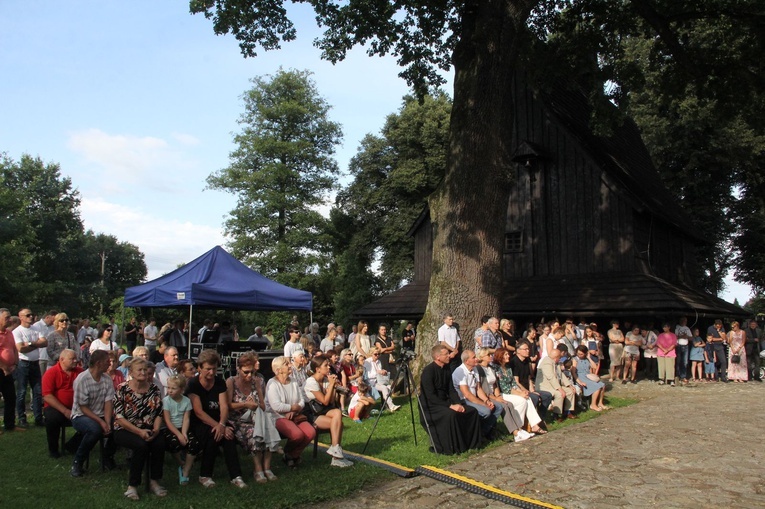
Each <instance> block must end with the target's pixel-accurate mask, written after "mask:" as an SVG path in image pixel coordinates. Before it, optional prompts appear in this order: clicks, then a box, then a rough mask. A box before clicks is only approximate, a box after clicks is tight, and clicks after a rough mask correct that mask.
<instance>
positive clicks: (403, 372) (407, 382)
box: [361, 357, 417, 454]
mask: <svg viewBox="0 0 765 509" xmlns="http://www.w3.org/2000/svg"><path fill="white" fill-rule="evenodd" d="M411 360H412V357H405V358H402V359H400V360H399V362H398V363H397V364H398V367H399V371H398V374H397V375H396V380H395V381H394V382H393V384H391V390H390V391H389V392H388V397H387V398H381V399H382V402H381V403H380V409H379V410H378V412H377V419H376V420H375V424H374V426H372V431H371V432H370V433H369V438H367V443H366V444H364V449H362V451H361V454H364V453H365V452H366V450H367V446H369V441H370V440H372V435H374V434H375V429H377V423H378V422H380V417H382V413H383V409H384V408H385V406H386V405H387V403H388V400H390V398H391V396H392V395H393V388H394V387H396V386H397V385H398V384H399V383H400V381H401V379H402V377H403V380H404V387H405V390H406V393H407V396H409V412H410V413H411V415H412V435H413V436H414V445H417V428H416V427H415V425H414V406H413V405H412V391H413V390H414V375H412V370H411V368H410V367H409V362H410V361H411Z"/></svg>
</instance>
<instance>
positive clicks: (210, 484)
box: [199, 477, 215, 488]
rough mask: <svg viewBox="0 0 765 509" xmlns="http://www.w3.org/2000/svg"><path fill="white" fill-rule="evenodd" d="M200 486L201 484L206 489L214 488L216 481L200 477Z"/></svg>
mask: <svg viewBox="0 0 765 509" xmlns="http://www.w3.org/2000/svg"><path fill="white" fill-rule="evenodd" d="M199 484H201V485H202V486H204V487H205V488H214V487H215V481H213V480H212V477H200V478H199Z"/></svg>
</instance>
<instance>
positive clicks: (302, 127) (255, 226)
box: [207, 69, 342, 289]
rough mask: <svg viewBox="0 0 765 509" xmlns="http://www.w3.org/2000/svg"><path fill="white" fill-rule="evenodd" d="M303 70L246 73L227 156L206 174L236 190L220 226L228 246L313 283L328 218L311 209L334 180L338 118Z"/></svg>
mask: <svg viewBox="0 0 765 509" xmlns="http://www.w3.org/2000/svg"><path fill="white" fill-rule="evenodd" d="M310 75H311V73H310V72H308V71H296V70H289V71H284V70H281V69H280V70H279V71H278V72H277V73H276V74H275V75H274V76H267V77H259V78H255V79H253V80H252V82H253V85H254V86H253V88H252V89H251V90H249V91H248V92H246V93H245V94H244V96H243V100H244V106H245V111H244V113H243V114H242V116H241V118H240V120H239V123H240V124H241V125H242V131H241V132H240V133H238V134H236V135H235V137H234V141H235V143H236V145H237V148H236V150H234V151H233V152H232V153H231V155H230V160H231V164H230V165H229V166H228V167H227V168H225V169H223V170H220V171H218V172H216V173H214V174H212V175H210V176H209V177H208V180H207V181H208V184H209V186H210V187H211V188H214V189H223V190H227V191H230V192H232V193H235V194H236V195H237V196H238V202H237V206H236V208H235V209H234V210H232V211H231V217H230V218H229V219H228V220H227V221H226V223H225V226H226V229H227V233H228V235H229V236H230V237H231V239H232V241H231V243H230V247H231V252H232V254H233V255H234V256H235V257H236V258H238V259H240V260H242V261H244V262H245V263H246V264H248V265H249V266H251V267H253V268H255V269H256V270H258V271H259V272H261V273H262V274H264V275H265V276H267V277H270V278H273V279H276V280H277V281H279V282H280V283H284V284H287V285H290V286H294V287H297V288H304V289H309V287H311V286H314V287H315V285H316V275H317V274H318V273H319V271H320V270H321V269H322V268H323V267H325V266H326V265H327V263H328V246H329V242H330V240H331V239H330V238H329V237H328V236H327V234H326V224H327V221H326V219H325V218H324V217H322V215H321V214H320V213H319V212H318V211H317V210H316V208H317V207H318V206H320V205H322V204H323V203H324V201H325V200H326V196H327V193H329V192H330V191H331V190H332V188H333V187H334V185H335V180H336V175H337V173H338V168H337V164H336V162H335V161H334V159H333V158H332V155H333V154H334V151H335V146H336V145H337V144H338V143H339V142H340V139H341V136H342V133H341V129H340V126H339V125H338V124H337V123H335V122H332V121H330V120H329V105H327V103H326V102H325V101H324V99H322V98H321V97H320V96H319V93H318V91H317V90H316V86H315V84H314V83H313V81H312V80H311V79H310Z"/></svg>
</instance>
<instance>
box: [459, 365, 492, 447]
mask: <svg viewBox="0 0 765 509" xmlns="http://www.w3.org/2000/svg"><path fill="white" fill-rule="evenodd" d="M461 360H462V364H460V365H459V366H457V369H455V370H454V371H453V372H452V383H453V384H454V390H456V391H457V394H459V396H460V398H462V402H463V404H464V405H467V406H471V407H473V408H475V409H476V410H478V415H480V416H481V434H482V435H483V436H484V437H485V438H489V435H491V432H492V430H493V429H494V427H495V426H496V424H497V419H498V418H499V416H501V415H502V407H501V406H499V405H496V406H495V405H494V402H493V401H492V400H491V399H489V397H488V396H487V395H486V393H485V392H483V389H482V388H481V384H480V381H479V379H478V373H476V371H475V365H476V364H477V363H478V361H477V360H476V358H475V352H473V351H472V350H465V351H464V352H462V356H461Z"/></svg>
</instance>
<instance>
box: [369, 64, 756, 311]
mask: <svg viewBox="0 0 765 509" xmlns="http://www.w3.org/2000/svg"><path fill="white" fill-rule="evenodd" d="M508 93H511V94H513V99H514V102H515V106H516V111H517V115H516V117H515V124H514V128H513V145H514V155H513V162H514V163H515V164H514V165H513V166H514V168H515V179H514V184H513V185H512V189H511V193H510V198H509V200H508V204H507V214H506V218H505V221H506V227H505V251H504V274H503V276H504V296H503V301H502V315H503V316H505V317H512V318H515V319H516V321H518V320H522V322H519V325H520V324H521V323H525V321H526V320H530V321H538V320H540V319H545V318H551V317H554V316H556V317H560V318H564V317H567V316H572V317H577V318H579V317H581V318H588V319H591V320H595V321H600V322H601V323H605V322H606V321H607V320H610V319H611V318H622V317H623V318H625V319H628V320H631V321H633V322H635V321H637V320H644V319H645V320H650V321H653V322H655V321H656V320H661V319H671V318H674V317H677V316H680V315H686V316H688V318H689V323H694V317H695V318H696V319H701V318H704V320H703V321H704V323H708V322H709V321H710V319H712V318H719V317H730V316H743V315H745V314H746V312H745V311H744V310H743V309H741V308H740V307H738V306H735V305H733V304H730V303H727V302H725V301H724V300H722V299H719V298H717V297H715V296H713V295H710V294H708V293H706V292H704V291H702V290H699V289H697V288H694V287H693V286H692V283H691V277H690V274H691V273H693V272H694V271H695V270H696V267H695V261H694V251H695V249H694V247H695V246H696V245H698V244H699V243H703V242H705V240H704V238H703V232H698V231H696V230H694V227H693V225H692V223H691V221H690V219H689V218H688V217H687V215H686V214H685V212H684V211H683V210H682V208H681V207H680V206H679V204H678V203H677V202H676V201H675V199H674V198H673V196H672V194H671V193H670V192H669V191H668V190H667V188H666V187H665V186H664V184H663V183H662V181H661V178H660V176H659V173H658V171H657V170H656V168H655V167H654V166H653V163H652V162H651V159H650V157H649V154H648V150H647V149H646V147H645V145H644V144H643V142H642V139H641V137H640V133H639V131H638V128H637V126H636V125H635V123H634V122H633V121H631V120H630V119H626V120H625V121H624V122H622V123H621V125H619V126H618V127H616V128H614V129H613V130H612V132H611V134H610V135H608V136H598V135H596V134H594V133H593V130H592V129H591V127H590V118H591V113H592V109H591V106H590V105H589V103H588V100H587V98H586V97H585V95H584V94H583V93H581V92H579V91H576V90H572V89H570V88H569V87H566V86H563V85H560V86H557V87H552V89H551V90H549V91H546V90H543V89H535V88H534V87H531V86H530V85H529V84H528V83H527V82H526V81H525V79H524V78H523V77H522V76H520V74H519V75H516V77H515V78H514V81H513V83H512V86H511V87H510V89H509V90H508ZM409 233H410V235H412V236H414V239H415V260H414V262H415V263H414V267H415V269H414V280H413V281H411V282H409V284H407V285H405V286H403V287H402V288H400V289H399V290H397V291H395V292H393V293H391V294H388V295H386V296H384V297H382V298H381V299H379V300H377V301H375V302H373V303H371V304H369V305H367V306H365V307H363V308H361V309H359V310H357V311H356V312H355V313H354V315H355V316H357V317H359V318H365V319H368V320H372V321H375V322H379V321H381V320H392V319H414V320H418V319H419V318H421V317H422V315H423V314H424V312H425V305H426V303H427V298H428V285H429V279H430V267H431V263H432V227H431V223H430V217H429V212H428V211H427V210H425V211H423V213H422V214H421V216H420V217H419V218H418V219H417V221H416V222H415V224H414V225H413V226H412V228H411V230H410V232H409ZM640 323H643V322H640Z"/></svg>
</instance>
